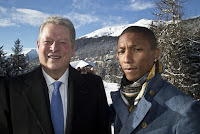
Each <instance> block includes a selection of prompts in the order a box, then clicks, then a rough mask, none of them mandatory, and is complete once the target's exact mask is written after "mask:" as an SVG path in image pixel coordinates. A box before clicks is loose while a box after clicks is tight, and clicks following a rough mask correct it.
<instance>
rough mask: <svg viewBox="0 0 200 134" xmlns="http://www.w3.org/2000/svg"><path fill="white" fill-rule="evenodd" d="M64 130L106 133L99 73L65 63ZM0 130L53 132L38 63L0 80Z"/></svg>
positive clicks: (76, 133)
mask: <svg viewBox="0 0 200 134" xmlns="http://www.w3.org/2000/svg"><path fill="white" fill-rule="evenodd" d="M67 99H68V101H67V102H68V106H67V110H68V111H67V121H66V124H67V126H66V132H67V134H81V133H83V134H107V133H109V119H108V106H107V99H106V95H105V90H104V87H103V83H102V80H101V79H100V77H98V76H96V75H92V74H87V75H81V74H80V73H79V72H77V71H76V70H75V69H74V68H72V67H71V66H70V67H69V85H68V98H67ZM0 133H1V134H12V133H13V134H54V130H53V125H52V122H51V116H50V102H49V95H48V88H47V85H46V81H45V79H44V77H43V74H42V70H41V67H39V68H37V69H35V70H34V71H32V72H30V73H28V74H24V75H21V76H17V77H14V78H10V79H4V80H2V81H1V83H0Z"/></svg>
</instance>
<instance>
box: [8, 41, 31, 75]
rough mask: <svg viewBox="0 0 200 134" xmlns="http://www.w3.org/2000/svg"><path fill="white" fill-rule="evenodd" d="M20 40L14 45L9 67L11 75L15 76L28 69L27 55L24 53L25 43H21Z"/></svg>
mask: <svg viewBox="0 0 200 134" xmlns="http://www.w3.org/2000/svg"><path fill="white" fill-rule="evenodd" d="M20 43H21V42H20V40H19V39H17V40H16V41H15V44H14V47H13V48H12V51H13V54H11V55H10V59H9V60H10V62H11V66H10V68H9V70H10V72H9V76H15V75H19V74H22V73H24V72H25V71H26V67H27V66H28V63H27V60H26V56H25V55H24V54H22V50H23V45H21V44H20Z"/></svg>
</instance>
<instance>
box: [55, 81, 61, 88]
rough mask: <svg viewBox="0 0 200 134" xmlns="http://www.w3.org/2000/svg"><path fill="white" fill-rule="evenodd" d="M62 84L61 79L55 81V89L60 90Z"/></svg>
mask: <svg viewBox="0 0 200 134" xmlns="http://www.w3.org/2000/svg"><path fill="white" fill-rule="evenodd" d="M61 84H62V82H60V81H56V82H54V83H53V85H54V89H55V90H58V89H59V88H60V85H61Z"/></svg>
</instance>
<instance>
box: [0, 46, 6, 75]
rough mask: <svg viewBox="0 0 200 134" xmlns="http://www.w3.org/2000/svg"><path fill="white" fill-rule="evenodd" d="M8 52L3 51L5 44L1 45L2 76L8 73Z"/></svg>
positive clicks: (0, 68) (0, 70)
mask: <svg viewBox="0 0 200 134" xmlns="http://www.w3.org/2000/svg"><path fill="white" fill-rule="evenodd" d="M5 55H6V53H4V51H3V46H1V47H0V76H5V75H6V63H7V62H6V56H5Z"/></svg>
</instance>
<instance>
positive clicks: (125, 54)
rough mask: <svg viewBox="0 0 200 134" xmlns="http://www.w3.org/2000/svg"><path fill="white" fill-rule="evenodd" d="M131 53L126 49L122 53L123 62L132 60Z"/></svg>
mask: <svg viewBox="0 0 200 134" xmlns="http://www.w3.org/2000/svg"><path fill="white" fill-rule="evenodd" d="M132 56H133V55H132V53H131V52H130V51H129V50H127V51H126V52H125V53H124V63H130V62H132V60H133V59H132Z"/></svg>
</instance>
